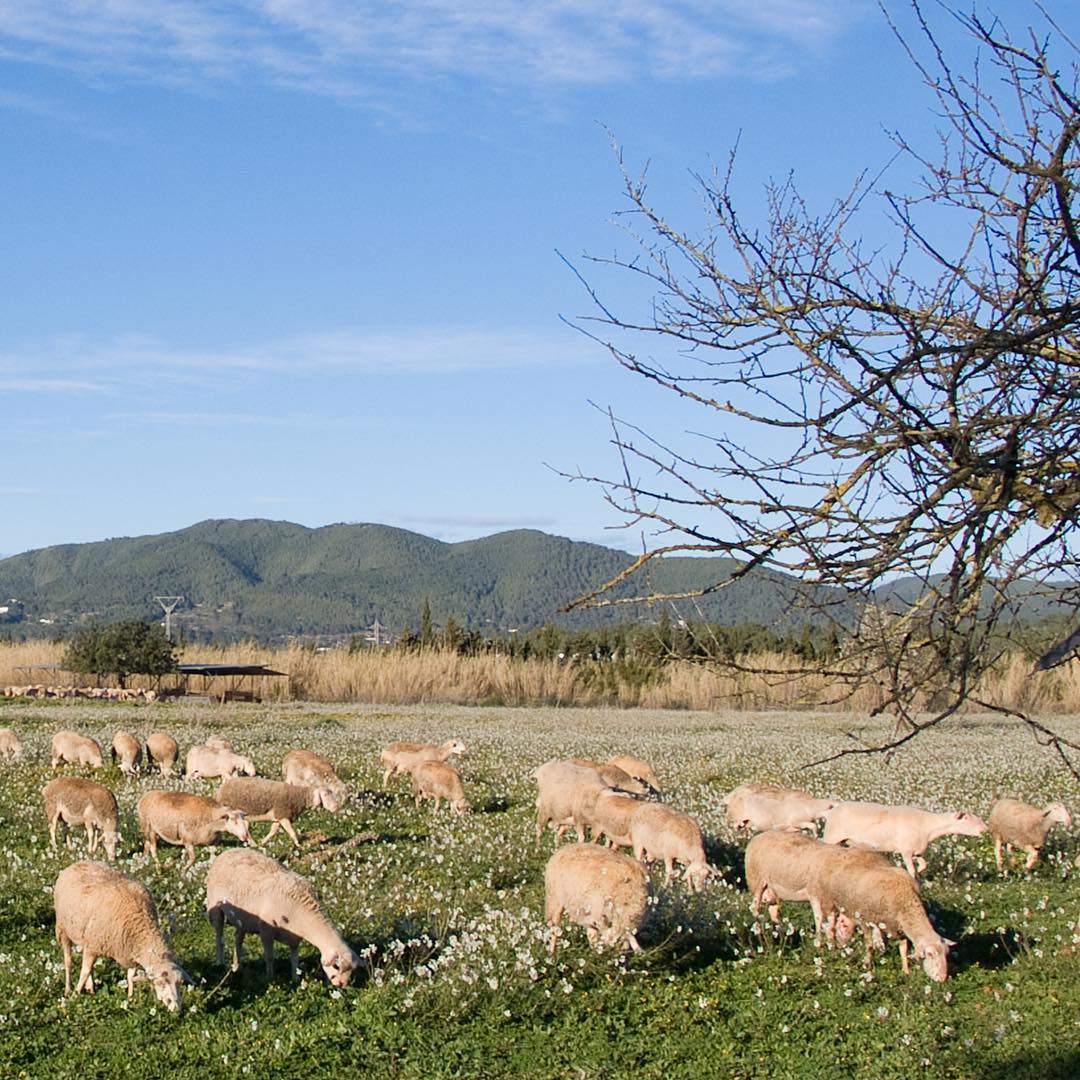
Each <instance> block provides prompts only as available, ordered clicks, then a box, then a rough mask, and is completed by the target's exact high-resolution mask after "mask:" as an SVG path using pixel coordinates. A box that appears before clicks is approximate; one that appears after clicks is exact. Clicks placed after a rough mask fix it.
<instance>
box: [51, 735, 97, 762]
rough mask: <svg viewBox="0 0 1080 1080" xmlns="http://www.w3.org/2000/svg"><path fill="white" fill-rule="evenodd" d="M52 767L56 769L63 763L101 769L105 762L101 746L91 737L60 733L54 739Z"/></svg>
mask: <svg viewBox="0 0 1080 1080" xmlns="http://www.w3.org/2000/svg"><path fill="white" fill-rule="evenodd" d="M51 749H52V754H51V760H50V762H49V764H50V765H52V767H53V768H54V769H55V768H56V766H57V765H59V764H60V763H61V762H68V763H69V764H71V765H89V766H90V767H91V768H94V769H100V768H102V767H103V766H104V764H105V760H104V758H103V757H102V755H101V745H100V744H99V743H98V741H97V740H96V739H92V738H91V737H90V736H89V735H80V734H79V733H78V732H77V731H58V732H57V733H56V734H55V735H54V736H53V737H52V747H51Z"/></svg>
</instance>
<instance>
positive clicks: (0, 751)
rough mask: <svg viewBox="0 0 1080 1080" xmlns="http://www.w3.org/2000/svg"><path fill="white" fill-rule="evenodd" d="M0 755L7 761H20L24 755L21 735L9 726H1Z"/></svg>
mask: <svg viewBox="0 0 1080 1080" xmlns="http://www.w3.org/2000/svg"><path fill="white" fill-rule="evenodd" d="M0 757H2V758H4V759H5V760H7V761H18V760H19V759H20V758H21V757H22V744H21V743H20V742H19V736H18V735H16V734H15V732H14V731H12V730H11V728H9V727H6V728H0Z"/></svg>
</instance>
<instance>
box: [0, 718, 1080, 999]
mask: <svg viewBox="0 0 1080 1080" xmlns="http://www.w3.org/2000/svg"><path fill="white" fill-rule="evenodd" d="M465 751H466V747H465V744H464V743H462V742H461V741H460V740H457V739H454V740H451V741H449V742H446V743H443V744H442V745H436V744H433V743H405V742H398V743H391V744H390V745H389V746H387V747H386V748H385V749H384V750H383V751H382V754H381V758H380V761H381V765H382V768H383V778H382V779H383V786H384V787H385V786H387V785H388V784H389V783H390V781H391V780H393V779H394V778H395V777H399V776H402V777H403V776H408V777H409V779H410V784H411V787H412V793H413V796H414V798H415V800H416V804H417V806H418V807H419V806H420V804H421V802H422V800H424V799H432V800H434V803H435V810H436V812H437V811H438V809H439V806H440V804H441V802H442V801H443V800H446V801H447V802H449V803H450V805H452V806H453V807H454V809H455V810H457V811H458V812H459V813H465V812H467V811H468V810H469V804H468V802H467V800H466V798H465V791H464V785H463V782H462V778H461V775H460V773H459V772H458V770H457V769H456V768H455V767H454V766H453V765H451V764H449V761H448V759H450V758H451V757H453V756H455V755H460V754H463V753H465ZM144 753H145V756H146V759H147V762H148V763H149V764H151V765H156V766H157V767H158V768H159V769H160V771H161V774H162V775H163V776H171V775H173V770H174V768H175V766H176V763H177V760H178V758H179V747H178V745H177V743H176V741H175V739H173V738H172V737H171V736H169V735H164V734H154V735H150V736H149V737H148V738H147V739H146V742H145V746H144V745H142V744H140V742H139V740H138V739H137V738H136V737H135V736H133V735H131V734H129V733H126V732H118V733H117V735H116V736H115V738H114V739H113V743H112V747H111V754H112V758H113V761H114V762H115V763H116V764H117V765H118V767H119V768H120V769H121V771H122V772H124V773H126V774H131V773H134V772H135V771H136V770H137V769H138V768H139V767H140V764H141V761H142V758H143V754H144ZM20 754H21V747H20V744H19V741H18V738H17V737H16V735H15V734H14V732H12V731H11V730H10V729H0V756H2V757H7V758H17V757H18V756H19V755H20ZM51 764H52V766H53V768H56V767H58V766H60V765H62V764H69V765H75V766H82V767H90V768H101V767H102V766H103V764H104V755H103V753H102V749H101V746H100V745H99V744H98V743H97V742H96V740H94V739H92V738H90V737H89V736H86V735H81V734H79V733H76V732H73V731H61V732H57V733H56V734H55V735H54V736H53V738H52V743H51ZM255 772H256V770H255V766H254V763H253V762H252V761H251V759H250V758H248V757H245V756H243V755H241V754H238V753H236V752H235V751H234V749H233V747H232V745H231V744H230V743H229V742H228V741H227V740H224V739H220V738H218V739H210V740H207V742H206V743H205V744H203V745H201V746H195V747H192V748H191V749H190V750H189V751H188V752H187V755H186V758H185V769H184V777H185V779H187V780H194V779H199V778H205V777H218V778H220V779H221V781H222V782H221V784H220V786H219V788H218V791H217V792H216V794H215V795H214V796H213V797H207V796H202V795H196V794H192V793H188V792H184V791H175V790H157V791H148V792H146V793H145V794H144V795H143V796H142V797H141V798H140V799H139V801H138V804H137V806H136V808H135V809H136V816H137V818H138V822H139V828H140V831H141V833H142V836H143V841H144V852H145V853H146V854H147V855H149V856H151V857H152V858H153V859H154V861H155V862H157V861H158V851H157V845H158V843H159V842H164V843H166V844H170V845H176V846H181V847H183V848H184V851H185V856H186V861H185V864H184V865H185V868H190V867H192V866H193V865H194V862H195V848H196V847H197V846H203V845H208V844H213V843H216V842H217V841H218V840H219V839H220V838H221V837H222V836H223V835H224V834H231V835H233V836H235V837H236V838H237V839H238V840H239V841H240V842H241V843H242V844H255V843H257V841H255V840H254V838H253V837H252V835H251V831H250V823H251V822H252V821H266V822H269V823H270V830H269V832H268V833H267V835H266V837H265V838H264V839H270V838H271V837H273V836H274V835H275V834H276V833H277V831H278V829H279V828H283V829H284V830H285V831H286V833H287V834H288V835H289V837H290V838H291V839H292V841H293V843H294V844H296V845H297V846H299V837H298V836H297V833H296V831H295V829H294V827H293V822H294V821H295V820H296V819H297V818H298V817H300V815H302V814H303V813H304V811H305V810H307V809H309V808H312V807H323V808H325V809H326V810H328V811H329V812H331V813H335V812H337V811H338V810H339V809H340V808H341V807H342V806H343V805H344V802H345V800H346V798H347V796H348V792H347V789H346V787H345V785H344V784H343V783H342V781H341V780H340V778H339V777H338V776H337V775H336V772H335V769H334V766H333V764H332V763H331V762H330V761H328V760H326V759H325V758H323V757H321V756H319V755H317V754H315V753H313V752H312V751H309V750H303V749H294V750H290V751H289V752H288V753H287V754H286V755H285V757H284V760H283V762H282V777H283V778H282V780H281V781H276V780H269V779H265V778H262V777H257V776H256V775H255ZM240 774H242V775H240ZM533 776H534V778H535V780H536V783H537V787H538V796H537V803H536V836H537V840H538V841H539V840H540V839H541V838H542V836H543V834H544V832H545V830H547V829H548V828H551V829H554V830H555V833H556V851H555V853H554V855H552V856H551V858H550V859H549V860H548V862H547V865H546V868H545V872H544V887H545V917H546V920H547V922H548V923H549V925H550V926H551V928H552V935H551V949H552V951H553V952H554V951H555V949H556V948H557V945H558V941H559V937H560V933H561V924H562V921H563V919H564V918H567V919H569V920H570V922H572V923H575V924H577V925H579V926H581V927H583V928H584V929H585V931H586V934H587V937H588V939H589V941H590V943H591V944H593V946H594V947H597V948H600V947H617V948H622V949H626V948H630V949H633V950H635V951H640V948H641V947H640V944H639V942H638V940H637V933H638V931H639V930H640V928H641V925H642V923H643V921H644V919H645V917H646V914H647V912H648V909H649V905H650V902H651V898H652V890H651V881H650V876H649V867H650V865H651V864H652V863H653V862H654V861H659V860H662V861H663V862H664V864H665V867H666V871H667V878H668V880H669V881H670V880H672V879H673V878H674V876H675V874H676V866H679V867H681V868H682V875H683V879H684V880H685V883H686V885H687V887H688V888H689V889H691V890H693V891H698V890H701V889H703V888H704V887H705V885H706V884H707V882H708V881H709V880H710V878H713V877H714V876H717V874H718V871H717V870H716V869H715V868H714V867H712V866H710V865H709V863H708V861H707V858H706V854H705V844H704V839H703V836H702V831H701V828H700V826H699V824H698V822H697V821H696V820H695V819H694V818H693V817H691V816H690V815H688V814H685V813H682V812H680V811H679V810H677V809H675V808H673V807H671V806H670V805H668V804H667V803H665V802H663V801H662V789H661V785H660V782H659V780H658V778H657V776H656V774H655V772H654V770H653V769H652V767H651V766H650V765H649V764H648V762H646V761H643V760H641V759H640V758H636V757H632V756H629V755H620V756H617V757H614V758H612V759H611V760H609V761H607V762H597V761H591V760H586V759H582V758H572V759H568V760H553V761H548V762H546V763H545V764H543V765H541V766H540V767H539V768H537V769H536V770H535V771H534V773H533ZM42 796H43V799H44V806H45V814H46V819H47V822H48V827H49V837H50V843H51V844H52V846H54V847H55V846H56V845H57V843H58V834H59V833H60V832H61V831H63V832H65V833H67V836H66V841H67V845H68V846H69V847H70V846H71V836H70V831H69V830H70V829H72V828H75V827H81V828H84V829H85V830H86V833H87V840H88V843H87V846H88V851H89V853H90V854H91V855H93V854H95V853H96V851H97V849H98V845H99V844H100V845H101V847H102V848H103V849H104V854H105V856H106V857H107V858H108V859H110V860H114V859H115V858H116V852H117V843H118V839H119V831H118V821H119V812H118V806H117V801H116V797H115V795H114V794H113V793H112V792H111V791H110V790H109V789H108V788H106V787H105V786H104V785H102V784H99V783H96V782H94V781H91V780H87V779H85V778H83V777H80V776H74V775H62V776H59V777H57V778H55V779H53V780H51V781H50V782H49V783H48V784H46V786H45V787H44V789H43V791H42ZM722 806H723V807H724V810H725V814H726V818H727V821H728V823H729V824H730V825H731V826H732V827H733V828H735V829H741V830H749V831H750V832H752V833H754V835H753V837H752V838H751V839H750V841H749V843H748V844H747V846H746V852H745V872H746V883H747V887H748V889H749V892H750V896H751V908H752V910H753V912H754V914H755V915H756V914H757V913H758V912H759V910H760V907H761V905H762V904H765V905H767V907H768V910H769V913H770V916H771V918H772V919H773V920H774V921H776V920H778V919H779V912H780V904H781V902H784V901H787V902H791V901H803V902H808V903H809V904H810V906H811V910H812V913H813V917H814V924H815V941H816V942H818V943H820V941H821V939H822V938H823V937H824V939H825V940H826V941H827V942H828V943H829V944H830V945H831V944H832V943H834V942H839V943H841V944H842V943H844V942H846V941H848V940H849V939H850V938H851V937H852V936H853V935H854V934H855V933H856V931H860V932H862V934H863V935H864V939H865V945H866V960H867V963H869V961H870V958H871V956H872V953H873V951H874V950H875V949H877V950H879V951H880V950H883V949H884V947H885V940H886V938H889V937H892V938H896V939H897V940H898V942H899V947H900V955H901V964H902V968H903V970H904V972H905V973H906V972H907V971H908V955H909V951H910V950H911V949H912V948H913V949H914V954H913V955H914V958H915V959H916V960H921V961H922V964H923V968H924V970H925V971H926V973H927V974H928V975H929V976H930V977H931V978H932V979H934V980H936V981H943V980H944V979H945V978H946V977H947V974H948V950H949V947H950V946H951V945H952V944H953V943H952V942H949V941H947V940H946V939H944V938H942V937H941V936H940V935H939V934H938V933H937V932H936V931H935V929H934V928H933V926H932V925H931V923H930V921H929V919H928V917H927V914H926V909H925V906H924V904H923V901H922V899H921V896H920V893H919V886H918V874H919V873H920V872H921V871H922V870H923V869H925V865H926V864H925V860H924V859H923V858H922V856H923V853H924V852H925V851H926V848H927V847H928V845H929V844H930V843H931V842H932V841H933V840H935V839H936V838H938V837H941V836H944V835H949V834H952V835H962V836H978V835H981V834H983V833H985V832H987V831H989V832H990V833H991V834H992V835H993V837H994V840H995V852H996V858H997V865H998V869H999V870H1001V869H1003V867H1004V860H1005V857H1006V855H1007V854H1009V853H1010V851H1011V849H1012V848H1014V847H1015V848H1019V849H1023V850H1025V851H1026V852H1027V861H1026V867H1027V868H1028V869H1030V868H1031V867H1032V866H1033V865H1034V863H1035V861H1036V860H1037V858H1038V856H1039V852H1040V851H1041V849H1042V848H1043V846H1044V845H1045V842H1046V838H1047V834H1048V832H1049V830H1050V828H1051V827H1052V826H1053V825H1054V824H1062V825H1065V826H1070V825H1071V824H1072V818H1071V816H1070V814H1069V811H1068V810H1067V809H1066V808H1065V807H1064V806H1063V805H1062V804H1061V803H1054V804H1052V805H1050V806H1048V807H1046V808H1039V807H1034V806H1031V805H1029V804H1027V803H1023V802H1020V801H1018V800H1014V799H1002V800H999V801H998V802H997V803H996V804H995V805H994V807H993V808H992V810H991V813H990V815H989V818H988V821H987V822H984V821H983V820H982V819H981V818H979V817H977V816H976V815H974V814H971V813H968V812H965V811H957V812H948V813H933V812H930V811H927V810H922V809H918V808H915V807H902V806H885V805H879V804H874V803H864V802H842V801H836V800H830V799H820V798H815V797H814V796H812V795H809V794H808V793H806V792H802V791H795V790H791V789H786V788H780V787H774V786H769V785H764V784H755V783H747V784H743V785H741V786H739V787H737V788H736V789H735V790H734V791H732V792H730V793H729V794H728V795H727V796H726V797H725V798H724V799H723V801H722ZM822 820H823V821H824V831H823V833H822V836H821V838H820V839H819V838H818V836H817V829H818V823H819V822H820V821H822ZM571 828H573V829H574V831H575V835H576V840H577V842H576V843H572V844H568V845H565V846H559V841H561V839H562V837H563V835H564V834H565V833H566V832H567V831H568V830H569V829H571ZM589 834H591V837H592V841H591V842H587V836H588V835H589ZM601 842H603V843H601ZM619 848H628V849H630V851H631V852H632V854H630V855H627V854H622V853H621V852H620V851H619V850H618V849H619ZM888 854H895V855H899V856H900V857H901V859H902V861H903V864H904V865H903V867H902V868H901V867H898V866H896V865H894V864H893V863H892V862H891V861H890V860H889V859H888V858H887V855H888ZM54 906H55V911H56V939H57V942H58V944H59V945H60V948H61V950H62V952H63V959H64V969H65V993H70V992H71V990H72V985H71V962H72V947H73V946H78V947H80V948H81V950H82V968H81V971H80V974H79V978H78V980H77V982H76V985H75V988H74V989H75V992H76V993H78V992H80V991H83V990H86V991H91V992H92V990H93V977H92V969H93V966H94V963H95V961H96V959H97V958H98V957H99V956H108V957H111V958H112V959H113V960H115V961H116V962H117V963H118V964H119V965H120V966H121V967H122V968H124V969H125V970H126V972H127V980H128V995H129V996H130V995H131V994H132V992H133V986H134V981H135V978H136V975H137V973H138V972H139V970H140V969H141V970H142V971H143V972H144V973H145V976H146V977H147V978H148V979H149V980H150V982H151V985H152V987H153V989H154V992H155V994H156V995H157V997H158V999H159V1000H160V1001H161V1002H162V1003H163V1004H164V1005H165V1006H166V1007H167V1008H169V1009H170V1010H172V1011H179V1009H180V1005H181V996H182V985H183V984H184V983H185V982H188V981H190V980H189V979H188V976H187V975H186V974H185V972H184V971H183V969H182V968H181V966H180V965H179V964H178V962H177V960H176V958H175V956H173V954H172V953H171V951H170V949H169V947H168V945H167V944H166V941H165V939H164V937H163V935H162V933H161V930H160V926H159V923H158V918H157V913H156V910H155V906H154V901H153V897H152V896H151V894H150V892H149V890H147V889H146V887H145V886H143V885H142V884H141V883H139V882H138V881H136V880H134V879H133V878H131V877H129V876H127V875H124V874H122V873H120V872H118V871H117V870H114V869H113V868H111V867H110V866H108V865H107V864H105V863H102V862H97V861H82V862H77V863H75V864H73V865H71V866H68V867H67V868H66V869H64V870H63V871H62V872H61V873H60V874H59V876H58V877H57V879H56V885H55V889H54ZM206 911H207V917H208V919H209V921H210V924H211V926H212V927H213V929H214V933H215V939H216V957H217V962H218V964H219V965H220V964H224V940H223V938H224V927H225V925H226V924H229V925H231V926H233V927H234V930H235V939H234V948H233V955H232V969H233V970H234V971H235V970H237V969H238V968H239V964H240V958H241V951H242V946H243V941H244V938H245V936H246V935H247V934H249V933H250V934H257V935H258V936H259V938H260V940H261V942H262V945H263V950H264V958H265V963H266V969H267V973H268V974H270V973H271V971H272V964H273V946H274V943H275V942H282V943H284V944H285V945H286V946H287V947H288V948H289V950H290V958H291V968H292V974H293V976H294V978H295V977H297V975H298V959H299V956H298V954H299V946H300V942H301V941H307V942H309V943H310V944H312V945H314V946H315V947H316V948H317V949H318V950H319V954H320V962H321V965H322V968H323V972H324V974H325V975H326V977H327V979H328V981H329V982H330V983H331V984H332V985H333V986H336V987H340V986H345V985H347V984H348V982H349V981H350V979H351V977H352V973H353V971H354V970H355V969H356V967H357V966H358V964H359V963H360V961H359V958H358V956H357V955H356V953H355V952H354V951H353V950H352V948H351V947H350V946H349V945H348V944H347V942H346V941H345V940H344V939H343V938H342V936H341V934H340V933H339V931H338V930H337V928H336V927H335V926H334V924H333V922H332V921H331V920H330V918H329V917H328V916H327V914H326V912H325V911H324V910H323V908H322V906H321V904H320V902H319V900H318V898H317V896H316V894H315V891H314V889H313V888H312V886H311V884H310V883H309V882H308V881H307V880H306V879H305V878H303V877H302V876H300V875H299V874H296V873H293V872H292V871H290V870H288V869H286V868H285V867H284V866H282V865H281V864H280V863H279V862H277V861H276V860H274V859H272V858H270V857H269V856H267V855H264V854H262V853H261V852H258V851H254V850H251V849H250V848H248V847H238V848H230V849H227V850H225V851H224V852H222V853H221V854H219V855H217V857H216V858H215V859H214V860H213V861H212V863H211V865H210V868H209V871H208V873H207V881H206Z"/></svg>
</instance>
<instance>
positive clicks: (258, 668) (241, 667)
mask: <svg viewBox="0 0 1080 1080" xmlns="http://www.w3.org/2000/svg"><path fill="white" fill-rule="evenodd" d="M176 670H177V671H178V672H180V674H181V675H207V676H212V675H287V674H288V672H286V671H274V669H273V668H268V667H265V666H264V665H263V664H177V665H176Z"/></svg>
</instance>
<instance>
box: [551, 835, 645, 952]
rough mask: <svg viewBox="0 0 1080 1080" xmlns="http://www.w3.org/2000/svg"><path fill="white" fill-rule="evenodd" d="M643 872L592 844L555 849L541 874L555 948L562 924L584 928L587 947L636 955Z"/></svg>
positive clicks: (624, 858)
mask: <svg viewBox="0 0 1080 1080" xmlns="http://www.w3.org/2000/svg"><path fill="white" fill-rule="evenodd" d="M650 895H651V893H650V888H649V876H648V874H647V873H646V872H645V868H644V867H643V866H642V865H641V863H639V862H637V861H636V860H635V859H631V858H630V857H629V856H628V855H620V854H619V853H618V852H617V851H612V850H611V849H610V848H604V847H598V846H597V845H596V844H569V845H567V846H566V847H561V848H559V850H558V851H556V852H555V854H554V855H552V856H551V858H550V859H549V860H548V863H547V866H546V867H545V869H544V914H545V918H546V919H547V922H548V925H550V926H551V927H552V935H551V951H552V953H554V952H555V950H556V948H557V946H558V940H559V935H560V933H561V930H562V918H563V915H566V916H567V917H568V918H569V919H570V921H571V922H572V923H576V924H577V925H578V926H583V927H584V928H585V933H586V935H587V937H588V939H589V944H591V945H592V946H593V948H600V947H602V946H610V947H616V946H619V947H621V948H622V949H624V950H625V949H626V948H627V947H628V946H629V948H631V949H633V950H634V951H635V952H641V946H640V945H639V944H638V940H637V932H638V930H639V929H640V928H641V924H642V922H643V920H644V918H645V913H646V911H647V910H648V906H649V897H650Z"/></svg>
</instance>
